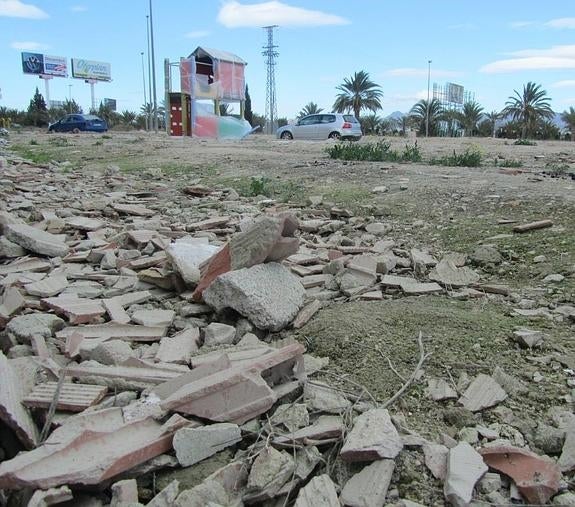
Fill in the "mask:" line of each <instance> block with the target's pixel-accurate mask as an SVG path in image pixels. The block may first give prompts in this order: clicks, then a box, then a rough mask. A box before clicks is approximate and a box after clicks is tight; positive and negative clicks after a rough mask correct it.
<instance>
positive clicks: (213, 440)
mask: <svg viewBox="0 0 575 507" xmlns="http://www.w3.org/2000/svg"><path fill="white" fill-rule="evenodd" d="M241 439H242V434H241V431H240V428H239V426H238V425H237V424H230V423H219V424H211V425H209V426H202V427H199V428H182V429H181V430H178V431H177V432H176V434H175V435H174V449H175V450H176V457H177V458H178V461H179V462H180V465H182V466H184V467H187V466H191V465H194V464H195V463H199V462H200V461H202V460H204V459H206V458H209V457H210V456H213V455H214V454H216V453H217V452H219V451H221V450H223V449H225V448H226V447H229V446H231V445H234V444H236V443H237V442H239V441H241Z"/></svg>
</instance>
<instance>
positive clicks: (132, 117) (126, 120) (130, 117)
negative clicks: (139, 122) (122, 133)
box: [120, 110, 137, 126]
mask: <svg viewBox="0 0 575 507" xmlns="http://www.w3.org/2000/svg"><path fill="white" fill-rule="evenodd" d="M120 116H121V119H122V123H123V124H124V125H126V126H132V125H133V124H134V122H135V121H136V116H137V114H136V113H135V112H134V111H128V110H125V111H122V114H121V115H120Z"/></svg>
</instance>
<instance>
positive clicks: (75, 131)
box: [72, 127, 80, 134]
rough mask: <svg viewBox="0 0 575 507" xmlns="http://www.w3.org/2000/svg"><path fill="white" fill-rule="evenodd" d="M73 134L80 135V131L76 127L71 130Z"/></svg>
mask: <svg viewBox="0 0 575 507" xmlns="http://www.w3.org/2000/svg"><path fill="white" fill-rule="evenodd" d="M72 133H73V134H79V133H80V129H79V128H78V127H76V128H75V129H74V130H72Z"/></svg>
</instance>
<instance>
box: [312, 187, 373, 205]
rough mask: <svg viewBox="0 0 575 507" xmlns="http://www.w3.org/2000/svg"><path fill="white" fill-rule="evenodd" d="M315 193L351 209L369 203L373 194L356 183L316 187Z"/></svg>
mask: <svg viewBox="0 0 575 507" xmlns="http://www.w3.org/2000/svg"><path fill="white" fill-rule="evenodd" d="M315 193H316V194H322V195H323V196H324V197H325V200H326V201H329V202H333V203H335V204H336V205H338V206H343V207H345V208H351V209H353V210H356V209H358V208H359V207H360V206H362V205H364V204H369V203H370V202H371V200H372V199H373V194H372V193H371V192H370V191H369V190H368V189H367V188H365V187H361V186H358V185H338V186H337V187H330V188H325V189H318V191H316V192H315Z"/></svg>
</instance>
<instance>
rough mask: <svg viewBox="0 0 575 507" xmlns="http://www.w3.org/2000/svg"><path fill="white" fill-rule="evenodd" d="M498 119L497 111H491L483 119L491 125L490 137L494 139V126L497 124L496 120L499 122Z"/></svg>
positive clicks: (499, 114) (499, 115)
mask: <svg viewBox="0 0 575 507" xmlns="http://www.w3.org/2000/svg"><path fill="white" fill-rule="evenodd" d="M500 118H501V113H498V112H497V111H491V112H490V113H486V114H485V119H486V120H487V121H488V122H489V124H490V125H491V137H495V124H496V123H497V120H499V119H500Z"/></svg>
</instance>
